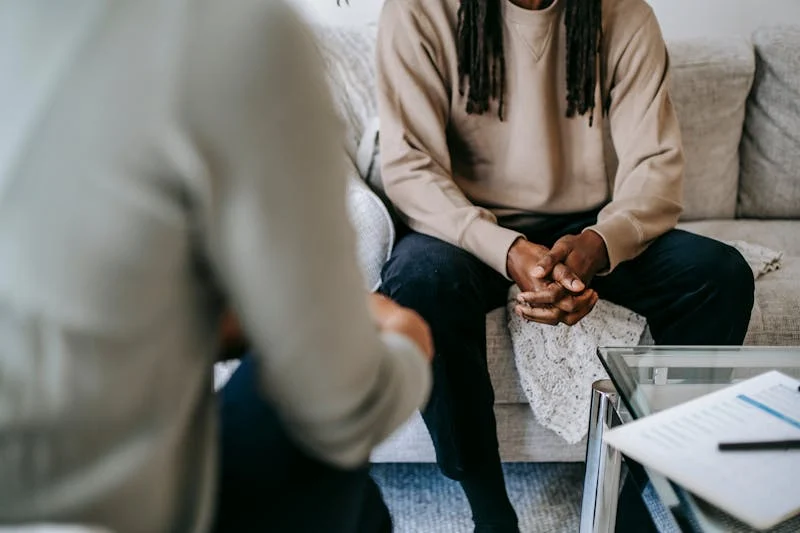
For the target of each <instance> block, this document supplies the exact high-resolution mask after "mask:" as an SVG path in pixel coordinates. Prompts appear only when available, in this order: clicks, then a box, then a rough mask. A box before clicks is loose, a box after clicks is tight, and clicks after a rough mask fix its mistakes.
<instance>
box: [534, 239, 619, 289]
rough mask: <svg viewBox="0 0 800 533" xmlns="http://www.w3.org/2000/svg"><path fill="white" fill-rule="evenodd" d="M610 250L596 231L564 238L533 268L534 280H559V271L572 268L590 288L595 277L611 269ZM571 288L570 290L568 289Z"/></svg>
mask: <svg viewBox="0 0 800 533" xmlns="http://www.w3.org/2000/svg"><path fill="white" fill-rule="evenodd" d="M608 262H609V260H608V250H607V249H606V243H605V241H603V238H602V237H601V236H600V235H599V234H598V233H595V232H594V231H591V230H590V231H584V232H583V233H581V234H580V235H566V236H564V237H562V238H560V239H559V240H558V241H556V243H555V244H554V245H553V247H552V248H551V249H550V251H549V252H548V253H546V254H545V255H544V256H542V258H541V259H540V260H539V262H538V263H537V265H536V267H535V268H534V269H533V275H534V277H537V278H540V279H544V278H550V277H552V278H553V279H556V280H558V279H559V276H558V275H557V274H558V271H559V269H563V268H564V267H568V268H569V269H570V270H571V271H572V272H574V273H575V274H576V275H577V276H578V277H580V278H581V280H582V281H583V283H584V284H585V285H586V286H587V287H588V286H589V283H591V281H592V278H594V276H595V275H596V274H597V273H598V272H600V271H601V270H603V269H605V268H607V267H608ZM567 288H569V287H567Z"/></svg>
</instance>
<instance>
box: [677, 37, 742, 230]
mask: <svg viewBox="0 0 800 533" xmlns="http://www.w3.org/2000/svg"><path fill="white" fill-rule="evenodd" d="M669 53H670V59H671V63H672V83H671V85H670V91H671V96H672V101H673V104H674V105H675V111H676V113H677V115H678V120H679V122H680V127H681V133H682V134H683V146H684V153H685V156H686V178H685V181H684V207H685V209H684V214H683V217H682V219H683V220H699V219H706V218H733V216H734V215H735V212H736V196H737V191H738V185H739V142H740V140H741V134H742V123H743V121H744V114H745V103H746V101H747V94H748V92H749V91H750V87H751V85H752V81H753V73H754V70H755V60H754V57H753V49H752V46H751V45H750V43H749V41H747V40H745V39H741V38H726V39H715V40H713V41H710V40H699V41H687V42H675V43H670V45H669Z"/></svg>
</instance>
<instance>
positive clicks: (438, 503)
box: [372, 463, 583, 533]
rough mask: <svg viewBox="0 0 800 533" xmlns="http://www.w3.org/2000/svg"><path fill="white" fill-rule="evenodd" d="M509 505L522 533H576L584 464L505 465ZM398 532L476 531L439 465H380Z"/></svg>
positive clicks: (461, 495) (459, 495) (375, 468)
mask: <svg viewBox="0 0 800 533" xmlns="http://www.w3.org/2000/svg"><path fill="white" fill-rule="evenodd" d="M504 468H505V473H506V484H507V486H508V489H509V493H510V495H511V503H512V504H514V508H515V509H516V511H517V516H518V517H519V521H520V531H522V532H523V533H575V532H576V531H578V526H579V523H580V508H581V491H582V485H583V464H578V463H510V464H506V465H504ZM372 474H373V477H374V478H375V480H376V481H377V482H378V484H379V485H380V487H381V490H382V491H383V495H384V498H385V499H386V503H387V504H388V505H389V510H390V511H391V513H392V518H393V519H394V525H395V532H396V533H472V520H471V518H470V511H469V505H468V504H467V499H466V498H465V497H464V493H463V492H462V491H461V487H460V486H459V484H458V483H456V482H454V481H451V480H449V479H447V478H445V477H444V476H442V475H441V474H440V473H439V469H438V468H437V467H436V465H433V464H426V463H413V464H394V463H387V464H376V465H374V466H373V469H372Z"/></svg>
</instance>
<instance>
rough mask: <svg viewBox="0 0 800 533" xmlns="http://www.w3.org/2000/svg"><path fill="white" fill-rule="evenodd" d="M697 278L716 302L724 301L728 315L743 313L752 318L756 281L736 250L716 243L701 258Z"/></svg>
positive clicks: (748, 266)
mask: <svg viewBox="0 0 800 533" xmlns="http://www.w3.org/2000/svg"><path fill="white" fill-rule="evenodd" d="M698 263H699V264H698V274H699V276H700V277H701V278H702V279H701V280H698V281H701V282H702V283H703V284H704V285H705V286H706V287H708V288H710V289H711V290H712V291H713V293H714V295H715V296H716V298H717V299H721V300H724V302H725V305H726V308H727V312H736V311H741V312H742V313H743V314H745V313H746V314H747V315H748V316H749V314H750V311H751V310H752V307H753V301H754V294H755V278H754V276H753V270H752V269H751V268H750V265H749V264H748V263H747V261H746V260H745V259H744V257H742V254H741V253H740V252H739V251H738V250H737V249H736V248H734V247H732V246H729V245H727V244H725V243H721V242H713V244H711V245H709V246H708V247H707V250H706V251H705V252H704V253H703V254H701V255H700V256H699V258H698Z"/></svg>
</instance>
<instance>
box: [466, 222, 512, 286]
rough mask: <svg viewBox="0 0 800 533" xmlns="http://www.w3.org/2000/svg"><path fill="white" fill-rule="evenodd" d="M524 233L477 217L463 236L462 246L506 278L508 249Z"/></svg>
mask: <svg viewBox="0 0 800 533" xmlns="http://www.w3.org/2000/svg"><path fill="white" fill-rule="evenodd" d="M519 238H523V239H524V238H525V236H524V235H523V234H522V233H519V232H517V231H513V230H510V229H506V228H503V227H501V226H498V225H497V223H496V222H492V221H490V220H486V219H484V218H476V219H475V220H473V221H472V223H471V224H470V225H469V226H468V227H467V229H466V231H465V232H464V234H463V236H462V239H461V241H462V248H464V249H465V250H467V251H468V252H470V253H471V254H473V255H474V256H476V257H477V258H478V259H480V260H481V261H483V262H484V263H486V264H487V265H489V266H490V267H492V268H493V269H495V270H496V271H497V272H499V273H500V274H502V275H503V276H504V277H505V278H506V279H509V280H511V278H509V277H508V271H507V270H506V263H507V259H508V250H509V249H510V248H511V245H512V244H514V242H515V241H516V240H517V239H519Z"/></svg>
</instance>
